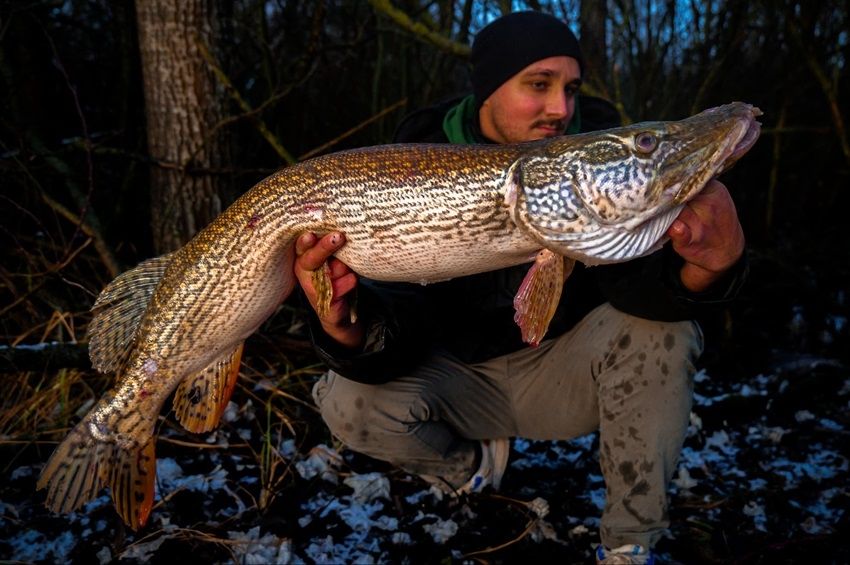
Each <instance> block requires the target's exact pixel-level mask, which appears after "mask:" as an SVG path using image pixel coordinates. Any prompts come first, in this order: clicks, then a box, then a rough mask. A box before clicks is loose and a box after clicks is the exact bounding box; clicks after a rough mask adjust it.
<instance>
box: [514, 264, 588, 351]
mask: <svg viewBox="0 0 850 565" xmlns="http://www.w3.org/2000/svg"><path fill="white" fill-rule="evenodd" d="M574 265H575V261H573V260H572V259H567V258H566V257H562V256H561V255H558V254H557V253H553V252H552V251H549V250H548V249H543V250H542V251H540V252H539V253H538V254H537V257H536V258H535V260H534V264H533V265H532V266H531V269H529V270H528V273H527V274H526V275H525V278H524V279H523V281H522V284H521V285H520V287H519V290H518V291H517V294H516V296H515V297H514V309H515V310H516V313H515V314H514V321H515V322H516V323H517V325H518V326H519V328H520V330H521V331H522V339H523V341H525V342H526V343H528V344H530V345H535V346H536V345H539V344H540V340H542V339H543V336H545V335H546V330H547V329H549V322H551V321H552V317H553V316H554V315H555V310H557V308H558V301H559V300H560V298H561V291H562V289H563V287H564V281H565V280H566V279H567V277H568V276H569V275H570V273H571V272H572V270H573V266H574Z"/></svg>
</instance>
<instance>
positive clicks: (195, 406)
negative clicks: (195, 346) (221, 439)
mask: <svg viewBox="0 0 850 565" xmlns="http://www.w3.org/2000/svg"><path fill="white" fill-rule="evenodd" d="M243 346H244V342H242V343H240V344H239V345H237V346H236V348H235V349H234V350H233V351H230V352H228V354H227V355H224V356H222V357H219V358H218V359H216V360H215V361H213V362H212V363H210V364H209V365H207V366H206V367H204V368H203V369H202V370H200V371H198V372H197V373H193V374H191V375H189V376H187V377H186V378H184V379H183V380H182V381H181V382H180V385H179V386H178V387H177V391H176V392H175V393H174V412H175V413H176V415H177V420H178V421H179V422H180V423H181V424H182V425H183V427H184V428H186V429H187V430H189V431H190V432H194V433H201V432H208V431H210V430H212V429H214V428H215V427H216V426H218V422H219V420H220V419H221V415H222V414H224V409H225V408H226V407H227V403H228V402H229V401H230V395H231V394H232V393H233V388H234V387H235V386H236V378H237V377H238V376H239V363H240V361H241V360H242V348H243Z"/></svg>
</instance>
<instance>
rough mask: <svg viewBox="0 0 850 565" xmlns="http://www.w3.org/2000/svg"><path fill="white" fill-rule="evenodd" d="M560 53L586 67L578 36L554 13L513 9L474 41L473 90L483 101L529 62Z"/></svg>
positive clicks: (492, 23)
mask: <svg viewBox="0 0 850 565" xmlns="http://www.w3.org/2000/svg"><path fill="white" fill-rule="evenodd" d="M558 55H567V56H568V57H572V58H574V59H576V60H577V61H578V64H579V69H580V70H582V72H583V71H584V61H583V60H582V57H581V49H580V48H579V44H578V39H576V36H575V35H574V34H573V32H572V31H571V30H570V28H569V27H568V26H567V24H565V23H564V22H562V21H561V20H559V19H558V18H555V17H554V16H550V15H548V14H543V13H541V12H512V13H510V14H507V15H505V16H502V17H501V18H499V19H497V20H494V21H492V22H490V23H489V24H488V25H486V26H485V27H484V28H483V29H482V30H481V31H479V32H478V34H477V35H476V36H475V41H474V42H473V44H472V57H471V59H472V93H473V94H474V95H475V104H476V106H477V107H481V104H482V103H483V102H484V101H485V100H487V98H489V97H490V95H491V94H493V91H495V90H496V89H497V88H499V87H500V86H502V84H504V83H505V82H506V81H507V80H508V79H509V78H511V77H512V76H514V75H515V74H517V73H518V72H520V71H521V70H523V69H524V68H525V67H527V66H528V65H530V64H532V63H534V62H535V61H539V60H541V59H546V58H547V57H555V56H558Z"/></svg>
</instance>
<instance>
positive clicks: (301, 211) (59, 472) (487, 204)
mask: <svg viewBox="0 0 850 565" xmlns="http://www.w3.org/2000/svg"><path fill="white" fill-rule="evenodd" d="M760 114H761V112H760V111H759V110H758V109H757V108H754V107H753V106H750V105H748V104H743V103H740V102H736V103H732V104H728V105H725V106H721V107H718V108H713V109H710V110H706V111H705V112H702V113H700V114H697V115H695V116H692V117H690V118H687V119H684V120H681V121H676V122H646V123H639V124H635V125H631V126H628V127H623V128H617V129H611V130H607V131H600V132H595V133H588V134H581V135H574V136H568V137H559V138H553V139H548V140H544V141H538V142H531V143H525V144H518V145H492V146H464V145H424V144H423V145H419V144H406V145H386V146H378V147H369V148H364V149H355V150H351V151H344V152H340V153H335V154H331V155H327V156H323V157H319V158H316V159H313V160H310V161H306V162H303V163H299V164H297V165H294V166H291V167H288V168H286V169H283V170H281V171H279V172H277V173H275V174H273V175H272V176H270V177H268V178H267V179H265V180H263V181H261V182H260V183H259V184H257V185H256V186H255V187H253V188H252V189H251V190H249V191H248V192H246V193H245V194H244V195H243V196H242V197H241V198H239V199H238V200H237V201H236V202H235V203H234V204H233V205H232V206H230V207H229V208H228V209H227V210H225V211H224V212H223V213H222V214H221V215H220V216H219V217H218V218H216V219H215V220H214V221H213V222H212V223H211V224H210V225H209V226H207V227H206V228H205V229H204V230H203V231H201V232H200V233H198V234H197V236H195V238H194V239H192V240H191V241H190V242H189V243H188V244H186V246H184V247H183V248H182V249H180V250H178V251H176V252H174V253H171V254H169V255H165V256H163V257H158V258H155V259H150V260H148V261H145V262H143V263H141V264H140V265H139V266H138V267H136V268H135V269H132V270H130V271H128V272H126V273H124V274H122V275H120V276H119V277H117V278H116V279H115V280H114V281H113V282H112V283H110V284H109V285H108V286H107V287H106V288H105V289H104V290H103V292H102V293H101V294H100V296H99V297H98V299H97V301H96V302H95V305H94V308H93V312H94V317H93V320H92V323H91V327H90V342H89V349H90V355H91V359H92V364H93V366H94V367H95V368H96V369H97V370H99V371H103V372H115V373H117V380H116V384H115V387H114V388H113V389H112V390H111V391H110V392H109V393H107V394H106V395H105V396H104V397H103V398H102V399H100V400H99V401H98V403H97V404H96V405H95V406H94V408H92V410H91V411H90V412H89V413H88V414H87V415H86V416H85V417H84V418H83V419H82V421H80V422H79V424H77V425H76V427H74V428H73V429H72V430H71V432H70V433H69V435H68V437H67V438H66V439H65V440H64V441H63V442H62V443H61V444H60V445H59V447H58V448H57V449H56V451H55V452H54V453H53V455H52V456H51V458H50V460H49V461H48V463H47V465H46V466H45V468H44V471H43V472H42V474H41V477H40V479H39V483H38V485H39V488H43V487H47V500H46V504H47V506H48V507H49V508H51V509H52V510H54V511H60V512H68V511H72V510H74V509H76V508H78V507H79V506H80V505H81V504H83V503H84V502H86V501H88V500H90V499H91V498H93V497H94V496H96V494H97V493H98V491H99V490H100V489H101V488H102V487H103V486H108V487H110V489H111V490H112V497H113V500H114V503H115V506H116V508H117V511H118V513H119V514H120V515H121V518H122V519H123V520H124V521H125V522H126V523H127V524H128V525H129V526H130V527H132V528H133V529H138V528H139V527H141V526H142V525H144V523H145V521H146V520H147V518H148V515H149V513H150V511H151V507H152V505H153V499H154V477H155V474H156V462H155V456H154V443H155V438H154V427H155V424H156V421H157V417H158V415H159V413H160V411H161V409H162V406H163V404H164V402H165V401H166V399H167V397H168V396H169V395H170V394H171V393H172V392H174V393H175V394H174V401H173V402H174V409H175V413H176V416H177V418H178V420H179V421H180V422H181V424H182V425H183V426H184V427H186V429H188V430H190V431H193V432H203V431H208V430H211V429H213V428H214V427H215V426H216V425H217V424H218V421H219V418H220V417H221V414H222V412H223V410H224V408H225V406H226V404H227V402H228V400H229V397H230V394H231V392H232V390H233V387H234V384H235V381H236V377H237V375H238V370H239V362H240V356H241V353H242V344H243V342H244V340H245V338H247V337H248V336H249V335H251V334H252V333H253V332H254V331H255V330H256V329H257V328H258V327H259V326H260V324H261V323H262V322H263V321H264V320H265V319H266V318H268V317H269V316H270V315H271V314H272V313H273V312H274V311H275V309H276V308H277V307H278V306H279V305H280V303H281V302H282V301H283V300H284V299H286V297H287V296H289V294H290V293H291V292H292V290H293V288H294V286H295V284H296V281H295V277H294V276H293V272H292V265H293V260H294V255H295V251H294V242H295V239H296V238H297V237H298V236H299V235H300V234H302V233H304V232H306V231H308V230H310V231H314V232H317V233H327V232H330V231H341V232H344V233H345V235H346V241H347V243H346V245H345V246H344V247H343V248H342V249H341V250H340V251H339V252H338V253H337V256H338V257H339V258H340V259H341V260H342V261H344V262H345V263H347V264H348V265H350V266H351V267H352V269H354V271H356V272H357V273H359V274H360V275H362V276H365V277H369V278H373V279H378V280H384V281H409V282H421V283H429V282H435V281H441V280H445V279H450V278H454V277H461V276H464V275H469V274H473V273H480V272H484V271H489V270H494V269H499V268H502V267H507V266H511V265H517V264H521V263H531V264H532V266H531V268H530V270H529V274H528V276H527V277H526V280H525V281H524V282H523V284H522V285H521V287H520V290H519V293H518V294H517V298H516V300H515V304H516V307H517V315H516V318H517V322H518V323H519V325H520V327H521V328H522V331H523V336H524V338H525V339H526V341H528V342H529V343H537V342H539V341H540V339H541V338H542V337H543V335H544V333H545V331H546V327H547V325H548V322H549V319H550V318H551V315H552V310H553V309H554V306H555V305H556V304H557V301H558V299H559V296H560V289H561V286H562V284H563V280H564V277H565V270H564V269H565V268H567V269H568V268H569V266H570V264H571V261H575V260H578V261H581V262H584V263H586V264H588V265H595V264H600V263H613V262H621V261H628V260H630V259H634V258H636V257H640V256H643V255H646V254H648V253H650V252H652V251H654V250H656V249H657V248H658V247H659V246H660V245H661V244H662V243H663V242H664V238H665V235H664V234H665V232H666V230H667V228H668V227H669V226H670V224H671V223H672V222H673V220H674V219H675V218H676V216H677V215H678V214H679V212H680V210H681V209H682V207H683V205H684V204H685V202H687V201H688V200H689V199H690V198H692V197H694V196H695V195H696V194H697V193H698V192H699V191H700V190H701V189H702V188H703V187H704V186H705V185H706V183H708V181H709V180H711V179H712V178H713V177H714V176H716V175H718V174H719V173H721V172H723V171H724V170H726V169H727V168H728V167H729V166H731V165H732V163H734V162H735V161H736V160H737V159H738V158H739V157H741V156H742V155H743V154H744V153H746V152H747V151H748V150H749V149H750V147H752V145H753V144H754V143H755V141H756V139H757V138H758V135H759V128H760V125H759V123H758V122H757V121H756V117H757V116H759V115H760ZM565 263H566V264H567V265H566V267H565ZM314 280H315V281H316V282H317V283H318V284H319V286H320V287H323V288H324V289H325V290H324V291H323V292H322V294H323V300H322V301H321V302H320V309H321V308H326V307H327V305H328V304H329V302H330V298H331V296H330V293H331V291H330V285H329V284H328V275H327V274H326V272H325V271H324V270H322V269H320V270H319V271H317V273H316V276H315V277H314Z"/></svg>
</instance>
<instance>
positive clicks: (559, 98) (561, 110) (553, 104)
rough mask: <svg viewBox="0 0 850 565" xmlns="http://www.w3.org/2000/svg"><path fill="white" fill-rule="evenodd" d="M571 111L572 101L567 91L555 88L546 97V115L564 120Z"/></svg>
mask: <svg viewBox="0 0 850 565" xmlns="http://www.w3.org/2000/svg"><path fill="white" fill-rule="evenodd" d="M569 112H570V103H569V99H568V97H567V94H566V92H564V91H563V90H560V89H553V90H552V93H551V94H550V95H549V96H548V97H547V98H546V115H547V116H549V117H551V118H552V119H556V120H562V119H565V118H567V117H568V113H569Z"/></svg>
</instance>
